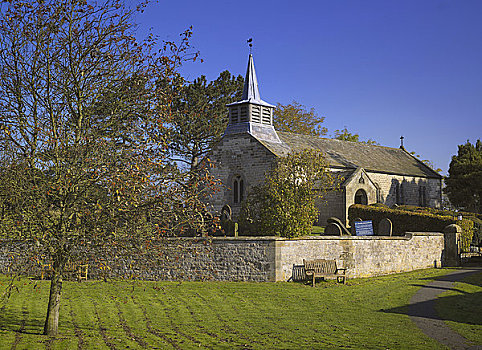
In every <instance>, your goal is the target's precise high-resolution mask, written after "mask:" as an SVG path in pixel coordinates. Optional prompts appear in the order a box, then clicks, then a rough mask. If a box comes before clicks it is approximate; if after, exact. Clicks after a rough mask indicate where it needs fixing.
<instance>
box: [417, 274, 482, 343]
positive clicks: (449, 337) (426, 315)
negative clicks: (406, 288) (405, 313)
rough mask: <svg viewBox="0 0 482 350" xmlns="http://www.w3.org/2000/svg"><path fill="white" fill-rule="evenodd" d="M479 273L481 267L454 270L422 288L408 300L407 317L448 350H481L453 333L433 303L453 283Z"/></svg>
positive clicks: (450, 287)
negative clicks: (448, 349)
mask: <svg viewBox="0 0 482 350" xmlns="http://www.w3.org/2000/svg"><path fill="white" fill-rule="evenodd" d="M481 271H482V267H470V268H463V269H460V270H454V271H453V272H450V273H448V274H447V275H445V276H443V277H441V278H440V279H438V280H436V281H433V282H432V283H429V284H427V285H426V286H424V287H422V288H421V289H420V290H419V291H418V292H417V293H415V295H414V296H413V297H412V299H411V300H410V306H409V315H410V318H411V319H412V321H413V322H415V324H416V325H417V326H418V328H420V329H421V330H422V332H424V333H425V334H426V335H428V336H429V337H431V338H434V339H435V340H437V341H438V342H440V343H442V344H444V345H446V346H448V347H449V348H450V349H454V350H459V349H461V350H462V349H470V350H475V349H480V350H482V345H473V343H471V342H470V341H469V340H467V339H466V338H464V337H462V336H461V335H460V334H458V333H456V332H454V331H453V330H452V329H451V328H449V327H448V326H447V325H446V324H445V323H444V322H443V321H442V320H441V319H440V317H439V316H438V315H437V313H436V312H435V301H436V299H437V296H438V295H439V294H440V293H443V292H445V291H446V290H448V289H452V287H453V285H454V283H455V282H457V281H460V280H462V279H464V278H465V277H467V276H469V275H471V274H473V273H476V272H481Z"/></svg>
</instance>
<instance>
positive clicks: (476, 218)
mask: <svg viewBox="0 0 482 350" xmlns="http://www.w3.org/2000/svg"><path fill="white" fill-rule="evenodd" d="M371 205H373V204H371ZM397 209H401V210H408V211H414V212H421V213H430V214H435V215H443V216H453V217H458V216H459V215H462V217H463V218H464V219H467V220H472V221H473V222H474V234H473V237H472V243H471V244H472V245H474V246H482V214H477V213H470V212H466V211H453V210H442V209H435V208H427V207H416V206H413V205H402V206H399V207H398V208H397Z"/></svg>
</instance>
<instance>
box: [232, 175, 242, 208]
mask: <svg viewBox="0 0 482 350" xmlns="http://www.w3.org/2000/svg"><path fill="white" fill-rule="evenodd" d="M243 199H244V180H243V179H242V178H241V176H239V175H236V176H235V177H234V180H233V202H234V204H239V203H241V202H242V201H243Z"/></svg>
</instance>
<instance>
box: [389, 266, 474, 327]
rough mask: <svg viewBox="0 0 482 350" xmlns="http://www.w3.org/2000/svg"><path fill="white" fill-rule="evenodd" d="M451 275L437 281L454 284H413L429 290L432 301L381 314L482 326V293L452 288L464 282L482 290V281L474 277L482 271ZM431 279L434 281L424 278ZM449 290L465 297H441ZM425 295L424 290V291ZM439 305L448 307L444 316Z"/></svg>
mask: <svg viewBox="0 0 482 350" xmlns="http://www.w3.org/2000/svg"><path fill="white" fill-rule="evenodd" d="M456 271H457V270H454V272H453V273H449V274H447V275H445V276H442V277H439V278H437V280H436V282H450V283H445V285H446V286H444V284H443V283H442V284H440V285H437V283H436V282H434V283H432V284H429V285H421V284H413V286H417V287H422V288H424V289H426V291H425V292H424V293H427V295H431V297H430V299H429V300H426V301H420V302H415V303H411V304H410V305H405V306H402V307H396V308H392V309H385V310H380V311H381V312H388V313H396V314H404V315H408V316H412V317H420V318H425V319H433V320H443V321H454V322H458V323H464V324H473V325H482V313H480V305H482V292H476V293H468V292H466V291H464V290H461V289H458V288H452V286H453V284H452V283H453V282H459V281H460V282H463V283H466V284H471V285H474V286H477V287H482V283H481V280H482V279H481V278H470V276H472V275H474V274H476V273H480V272H482V269H480V268H475V269H464V270H461V271H460V272H456ZM424 280H431V278H424ZM445 291H455V292H458V293H460V294H461V295H449V296H442V297H440V296H439V295H440V293H443V292H445ZM422 292H423V291H422ZM436 303H437V304H438V305H445V309H444V312H443V315H439V314H437V312H436V307H435V305H436Z"/></svg>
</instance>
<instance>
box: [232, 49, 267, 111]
mask: <svg viewBox="0 0 482 350" xmlns="http://www.w3.org/2000/svg"><path fill="white" fill-rule="evenodd" d="M248 102H249V103H254V104H257V105H262V106H268V107H275V106H273V105H271V104H269V103H268V102H265V101H263V100H262V99H261V96H260V95H259V88H258V78H257V77H256V71H255V69H254V59H253V55H252V54H249V59H248V68H247V69H246V77H245V78H244V87H243V96H242V97H241V101H237V102H234V103H231V104H228V106H234V105H237V104H241V103H248Z"/></svg>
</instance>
